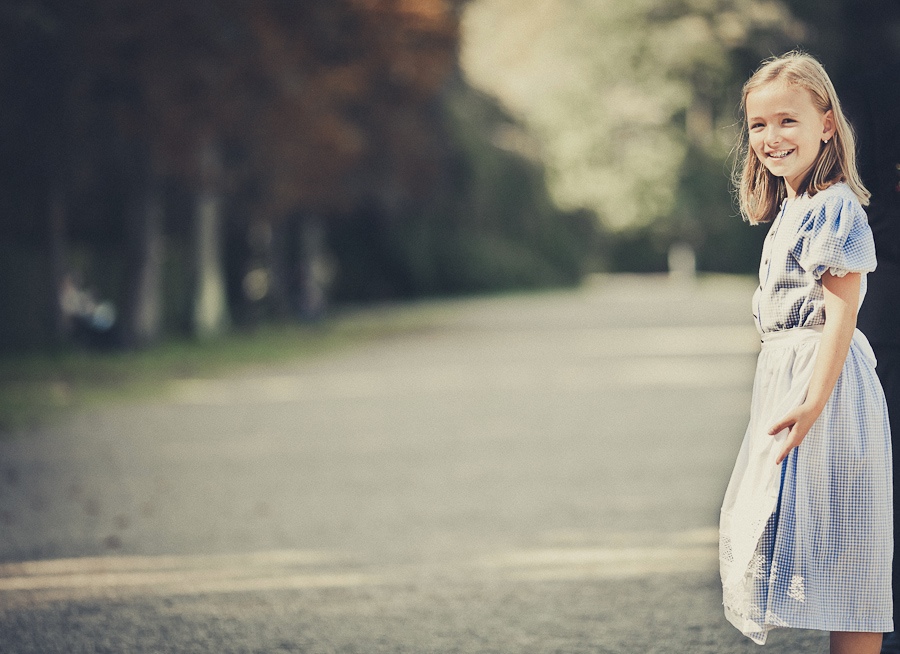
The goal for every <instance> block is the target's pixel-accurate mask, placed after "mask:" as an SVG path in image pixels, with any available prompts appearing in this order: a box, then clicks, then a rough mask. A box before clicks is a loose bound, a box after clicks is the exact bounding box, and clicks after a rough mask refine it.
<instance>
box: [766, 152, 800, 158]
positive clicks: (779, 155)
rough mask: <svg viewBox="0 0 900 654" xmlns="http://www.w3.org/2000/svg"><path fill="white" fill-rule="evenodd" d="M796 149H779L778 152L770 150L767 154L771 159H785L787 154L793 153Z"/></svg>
mask: <svg viewBox="0 0 900 654" xmlns="http://www.w3.org/2000/svg"><path fill="white" fill-rule="evenodd" d="M793 151H794V150H779V151H778V152H769V153H767V154H766V156H767V157H769V158H770V159H784V158H785V157H786V156H788V155H789V154H791V153H792V152H793Z"/></svg>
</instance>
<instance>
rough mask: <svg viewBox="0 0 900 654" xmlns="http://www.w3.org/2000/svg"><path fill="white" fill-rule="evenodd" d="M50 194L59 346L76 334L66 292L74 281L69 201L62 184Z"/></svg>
mask: <svg viewBox="0 0 900 654" xmlns="http://www.w3.org/2000/svg"><path fill="white" fill-rule="evenodd" d="M54 186H55V187H54V188H52V189H51V190H50V193H49V201H48V206H47V213H48V218H49V248H48V250H49V255H50V270H49V273H50V279H49V280H48V281H49V283H50V289H51V292H50V294H49V300H50V307H49V308H50V320H51V321H52V327H53V340H54V342H55V343H56V344H57V345H61V344H63V343H66V342H68V340H69V338H70V337H71V333H72V323H71V321H70V320H69V316H68V315H67V312H66V309H65V306H64V303H65V300H66V297H65V293H66V289H67V288H68V287H69V285H70V284H71V282H72V280H71V278H70V276H69V270H68V265H67V261H66V260H67V256H66V253H67V250H68V247H67V243H66V204H65V197H64V194H63V192H62V189H61V188H60V185H59V182H58V180H57V181H56V182H55V184H54Z"/></svg>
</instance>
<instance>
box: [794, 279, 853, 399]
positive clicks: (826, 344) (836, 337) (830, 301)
mask: <svg viewBox="0 0 900 654" xmlns="http://www.w3.org/2000/svg"><path fill="white" fill-rule="evenodd" d="M859 277H860V276H859V274H854V273H851V274H848V275H847V276H846V277H835V276H833V275H831V274H829V273H826V274H825V275H823V277H822V285H823V287H824V290H825V328H824V330H823V332H822V340H821V342H820V343H819V352H818V355H817V356H816V363H815V367H814V368H813V375H812V380H811V381H810V384H809V391H808V393H807V395H806V404H808V405H810V406H812V407H815V408H816V409H817V410H818V411H820V412H821V411H822V409H824V408H825V404H826V403H827V402H828V398H829V397H831V392H832V391H833V390H834V385H835V384H836V383H837V380H838V377H840V375H841V371H842V370H843V369H844V362H845V361H846V359H847V353H848V352H849V351H850V342H851V341H852V340H853V332H854V330H855V329H856V311H857V307H858V306H859V284H860V279H859Z"/></svg>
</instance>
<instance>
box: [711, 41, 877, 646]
mask: <svg viewBox="0 0 900 654" xmlns="http://www.w3.org/2000/svg"><path fill="white" fill-rule="evenodd" d="M742 108H743V110H744V115H745V117H746V121H747V122H746V128H747V129H746V132H744V138H746V143H745V144H744V145H745V146H746V148H745V151H744V152H742V154H743V155H744V160H743V162H742V164H741V167H742V170H741V172H740V178H739V180H736V183H737V185H738V188H739V198H740V205H741V212H742V213H743V215H744V217H745V218H746V219H748V220H749V221H750V222H751V223H761V222H771V223H772V225H771V227H770V228H769V234H768V237H767V238H766V241H765V245H764V246H763V252H762V260H761V264H760V268H759V281H760V285H759V288H758V289H757V290H756V293H755V294H754V298H753V309H754V311H753V313H754V317H755V319H756V327H757V329H758V330H759V332H760V334H761V338H762V350H761V352H760V355H759V360H758V363H757V369H756V379H755V381H754V384H753V400H752V404H751V418H750V424H749V426H748V428H747V432H746V434H745V436H744V441H743V443H742V445H741V449H740V453H739V454H738V459H737V463H736V464H735V468H734V472H733V473H732V477H731V481H730V483H729V485H728V490H727V491H726V494H725V500H724V503H723V506H722V514H721V523H720V543H719V559H720V571H721V575H722V587H723V597H724V604H725V614H726V616H727V618H728V620H729V621H730V622H731V623H732V624H734V625H735V626H736V627H737V628H738V629H740V630H741V632H743V633H744V634H745V635H747V636H749V637H750V638H751V639H753V640H754V641H756V642H757V643H760V644H763V643H764V642H765V640H766V635H767V633H768V631H769V630H770V629H772V628H774V627H797V628H803V629H820V630H824V631H829V632H831V652H832V654H851V653H852V654H878V652H879V650H880V647H881V634H882V632H889V631H892V630H893V624H892V617H891V616H892V606H891V557H892V551H893V545H892V533H893V532H892V520H893V514H892V504H891V450H890V447H891V446H890V433H889V432H890V430H889V427H888V420H887V410H886V407H885V402H884V395H883V393H882V390H881V386H880V385H879V382H878V378H877V376H876V375H875V370H874V368H875V358H874V355H873V354H872V350H871V348H870V347H869V344H868V342H867V341H866V339H865V337H864V336H863V335H862V333H860V332H859V330H857V329H855V327H856V313H857V310H858V309H859V305H860V304H861V303H862V300H863V297H864V295H865V290H866V273H867V272H869V271H872V270H874V268H875V247H874V243H873V241H872V233H871V231H870V229H869V225H868V222H867V220H866V214H865V212H864V211H863V208H862V205H863V204H868V198H869V193H868V191H867V190H866V189H865V187H864V186H863V184H862V182H861V181H860V179H859V175H858V173H857V171H856V162H855V154H854V148H855V145H854V137H853V131H852V128H851V126H850V124H849V122H848V121H847V119H846V118H845V116H844V114H843V112H842V111H841V106H840V104H839V103H838V99H837V95H836V94H835V91H834V87H833V86H832V84H831V81H830V80H829V78H828V75H827V73H826V72H825V70H824V69H823V68H822V66H821V65H820V64H819V63H818V62H817V61H816V60H815V59H813V58H812V57H810V56H808V55H805V54H802V53H797V52H792V53H789V54H787V55H784V56H782V57H778V58H775V59H772V60H769V61H767V62H766V63H765V64H764V65H763V66H762V67H761V68H760V69H759V70H758V71H757V72H756V73H755V74H754V75H753V76H752V77H751V78H750V79H749V80H748V82H747V83H746V84H745V85H744V90H743V98H742Z"/></svg>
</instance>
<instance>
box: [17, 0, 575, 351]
mask: <svg viewBox="0 0 900 654" xmlns="http://www.w3.org/2000/svg"><path fill="white" fill-rule="evenodd" d="M461 5H462V0H453V1H446V0H308V1H307V2H302V3H297V2H292V1H288V0H259V1H255V2H251V1H250V0H222V1H216V2H214V1H213V0H197V1H196V2H191V3H179V2H176V1H175V0H160V1H159V2H155V3H150V2H147V1H143V0H136V1H134V2H129V3H121V2H117V1H114V0H83V1H82V2H80V3H78V4H77V6H76V5H72V4H71V3H66V2H63V1H62V0H11V2H10V3H6V4H4V6H3V8H2V12H0V20H2V22H0V29H2V35H3V36H9V38H8V39H2V38H0V46H2V49H0V53H2V57H3V58H2V61H0V63H2V67H0V83H2V88H3V89H4V91H6V92H8V95H9V96H10V97H15V98H16V99H17V100H19V99H20V100H21V101H20V102H16V103H10V104H9V105H6V106H5V107H4V112H2V113H0V130H2V132H3V134H4V135H9V136H10V137H11V138H10V142H9V144H8V145H7V144H6V143H4V145H3V147H4V151H8V152H9V153H10V154H11V155H13V156H15V155H16V154H23V155H24V156H22V157H20V158H21V159H22V160H23V161H24V162H25V166H24V168H23V171H22V172H20V173H18V174H19V177H21V178H22V179H26V180H27V183H26V184H22V185H20V186H21V187H22V188H17V187H16V185H15V183H14V182H12V181H11V182H9V183H8V184H7V183H6V182H5V180H4V182H2V183H4V184H5V186H4V189H5V190H6V191H8V193H7V194H6V195H7V196H9V197H10V198H12V200H11V201H10V207H9V208H10V210H11V211H10V214H9V216H16V218H8V219H6V220H7V223H8V224H9V225H11V226H13V227H14V228H13V230H12V232H14V233H13V234H12V239H11V241H10V242H11V243H16V244H21V243H22V242H23V240H27V239H28V238H29V234H31V236H33V239H32V240H33V241H34V243H33V250H34V252H33V253H31V254H25V255H20V256H19V260H20V261H22V262H30V261H31V260H34V261H38V260H39V259H40V257H46V252H52V253H53V254H52V255H51V256H49V260H52V261H53V262H55V263H54V264H53V265H50V266H47V265H44V264H43V262H38V263H35V264H34V265H32V266H31V267H32V268H33V269H34V271H35V272H34V273H33V274H31V273H30V274H29V279H32V278H33V280H32V281H30V282H29V283H28V284H24V285H22V284H21V283H20V281H19V280H16V279H13V278H12V276H9V277H4V278H3V279H0V285H2V286H3V287H4V288H7V287H8V288H11V289H18V287H19V286H26V287H28V288H29V289H32V290H33V289H39V291H40V292H36V293H35V292H18V290H17V291H16V292H17V293H18V295H19V296H20V301H19V306H21V307H25V308H28V309H30V305H29V302H30V303H31V304H33V298H34V297H47V298H48V300H47V302H46V305H47V306H48V307H50V306H51V305H53V306H55V307H57V308H58V307H59V306H60V305H61V303H60V302H59V301H58V299H57V297H56V296H57V292H56V290H52V291H49V290H48V289H57V288H60V287H64V286H65V287H67V288H71V287H73V286H75V285H76V284H78V285H79V286H77V290H79V292H81V290H84V289H82V288H81V286H80V285H81V284H89V285H95V284H96V286H97V293H96V294H97V295H102V296H104V297H109V298H113V299H114V300H115V301H116V303H117V305H118V309H119V320H118V332H117V333H118V340H119V342H120V343H121V344H123V345H126V346H140V345H142V344H145V343H149V342H152V341H154V340H155V339H156V338H158V337H159V335H160V331H161V329H162V326H163V325H164V324H168V325H170V326H171V325H173V324H179V325H181V324H183V325H189V326H190V329H191V331H192V332H193V333H195V334H210V333H216V332H217V331H218V330H220V329H221V328H222V327H223V326H225V325H226V324H227V323H228V318H229V314H233V313H234V312H235V311H236V310H237V313H238V315H239V316H240V317H241V319H243V320H247V319H251V318H252V319H258V318H259V317H260V316H263V315H266V313H267V311H268V312H271V313H276V314H277V313H280V314H281V315H284V314H291V315H298V314H299V315H302V316H307V317H310V316H315V315H317V314H319V313H321V311H322V310H323V308H324V306H325V304H326V299H327V298H326V296H327V291H328V288H327V287H328V285H329V280H330V278H331V277H333V276H334V274H333V273H334V271H336V272H337V278H336V281H335V283H334V288H335V289H336V291H337V292H338V293H339V294H340V295H341V297H345V298H349V297H352V298H355V299H360V298H371V297H390V296H399V295H412V294H422V293H447V292H461V291H467V290H476V289H477V290H483V289H490V288H501V287H502V288H507V287H510V286H514V285H522V284H526V285H533V284H546V283H558V282H559V281H572V280H574V279H577V277H578V275H579V274H580V271H581V265H580V263H579V258H580V257H583V248H581V247H580V246H579V244H578V240H579V239H577V238H574V237H573V233H574V232H573V230H574V231H578V230H581V232H579V233H581V234H582V235H584V224H583V223H584V220H583V216H582V215H581V214H579V215H578V217H577V218H576V217H573V216H564V215H562V214H560V213H559V211H558V210H556V208H555V207H554V206H553V205H552V203H551V202H549V200H548V198H547V193H546V187H545V185H544V178H543V171H542V168H541V165H540V163H539V162H538V161H537V160H535V159H534V157H532V156H531V155H530V154H527V153H525V154H523V152H522V151H520V150H521V148H519V149H518V150H517V146H511V145H510V144H511V143H513V141H516V139H518V140H519V141H521V140H522V139H521V134H519V136H515V134H516V133H518V132H517V130H516V126H515V122H514V121H513V120H512V119H510V118H509V117H508V116H506V115H503V113H502V112H500V111H498V110H497V109H496V107H494V106H493V105H492V104H491V102H490V101H489V100H487V99H486V98H483V97H482V96H480V95H479V94H477V93H473V92H471V90H470V89H468V87H466V85H465V84H464V83H462V81H461V80H460V78H459V75H458V64H457V49H458V40H459V12H460V7H461ZM38 52H39V53H40V54H41V56H40V57H36V56H35V53H38ZM20 68H21V70H22V71H27V73H30V75H29V74H27V73H23V72H21V71H20V70H19V69H20ZM48 72H52V74H47V73H48ZM47 98H52V101H50V102H46V103H45V104H41V103H42V102H43V101H44V100H46V99H47ZM36 108H39V109H40V110H41V111H35V109H36ZM466 111H475V112H476V113H478V115H479V116H480V118H479V120H477V121H474V122H473V121H469V120H468V117H467V116H465V115H462V113H461V112H466ZM470 123H472V124H470ZM29 132H31V134H30V133H29ZM34 134H37V135H38V136H39V138H37V139H35V138H32V137H33V135H34ZM36 143H39V144H40V148H35V147H34V146H35V144H36ZM526 149H527V148H526ZM13 178H15V174H13V175H11V179H13ZM498 184H500V185H502V186H503V189H504V190H503V191H502V192H501V193H497V194H496V195H495V194H493V193H492V192H491V191H490V190H489V188H488V187H491V188H493V187H496V185H498ZM46 198H51V200H52V201H51V202H50V205H51V206H50V207H48V206H47V202H48V201H47V200H46ZM6 199H7V198H4V200H6ZM51 209H52V210H51ZM34 216H41V217H46V216H49V217H50V218H52V220H51V219H45V218H42V220H43V221H44V222H42V223H40V224H35V225H33V226H32V227H26V224H27V223H28V221H29V220H31V218H32V217H34ZM577 225H580V227H578V226H577ZM29 230H30V231H29ZM582 240H584V239H582ZM10 250H11V251H12V250H14V248H13V247H10ZM329 250H330V252H329ZM38 252H40V254H37V253H38ZM498 253H499V254H498ZM10 267H11V268H13V267H14V266H13V264H10ZM70 268H74V269H77V270H79V271H81V272H83V275H82V277H83V279H81V280H73V279H71V278H70V277H69V276H67V274H66V272H67V270H68V269H70ZM48 269H49V270H53V271H56V272H55V273H54V276H55V282H53V283H50V282H49V280H43V277H47V276H48V275H47V273H46V270H48ZM187 271H193V272H192V273H188V272H187ZM39 277H41V279H40V280H39V279H38V278H39ZM187 278H190V281H185V280H187ZM67 285H68V286H67ZM51 297H52V301H51V300H50V298H51ZM251 305H252V307H251V308H248V307H250V306H251ZM264 306H268V309H264V308H263V307H264ZM4 311H6V313H5V314H0V325H2V324H4V322H7V323H15V322H16V321H17V320H18V316H16V315H15V311H10V310H7V309H5V308H3V307H0V312H4ZM173 312H179V313H183V314H184V318H183V320H182V319H179V320H175V321H173V320H172V314H173ZM2 315H6V316H7V318H8V320H6V321H4V320H3V319H2ZM41 321H44V322H46V321H47V318H46V316H44V317H40V316H37V315H36V316H35V317H34V318H33V319H32V320H31V323H32V325H36V324H38V323H40V322H41ZM39 331H40V330H38V329H21V330H20V332H21V333H19V334H18V335H16V336H14V340H15V339H19V340H18V342H20V343H21V342H23V340H22V339H23V334H37V333H39Z"/></svg>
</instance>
